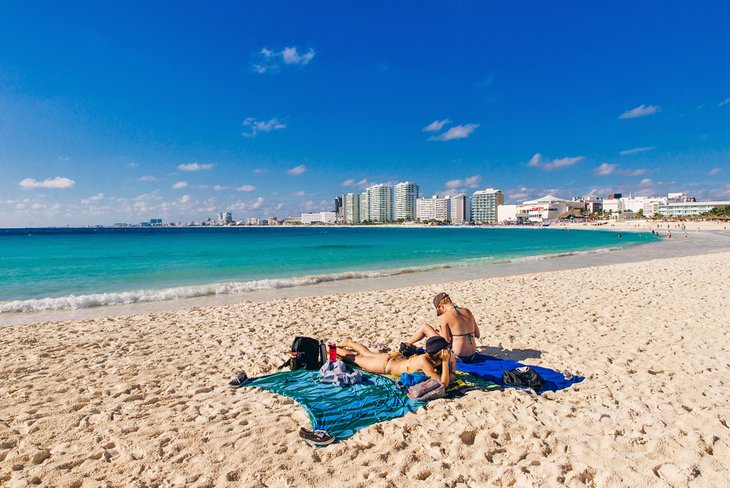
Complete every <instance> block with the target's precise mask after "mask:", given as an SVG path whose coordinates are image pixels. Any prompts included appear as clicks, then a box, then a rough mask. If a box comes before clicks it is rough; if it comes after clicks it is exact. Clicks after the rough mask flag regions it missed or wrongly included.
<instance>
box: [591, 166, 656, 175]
mask: <svg viewBox="0 0 730 488" xmlns="http://www.w3.org/2000/svg"><path fill="white" fill-rule="evenodd" d="M646 171H647V170H645V169H642V168H637V169H619V165H618V164H609V163H602V164H601V165H600V166H598V167H597V168H594V169H593V174H594V175H596V176H608V175H612V174H619V175H624V176H641V175H643V174H644V173H646Z"/></svg>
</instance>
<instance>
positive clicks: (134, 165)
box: [127, 162, 139, 168]
mask: <svg viewBox="0 0 730 488" xmlns="http://www.w3.org/2000/svg"><path fill="white" fill-rule="evenodd" d="M127 166H128V167H129V168H136V167H138V166H139V164H137V163H135V162H132V163H127Z"/></svg>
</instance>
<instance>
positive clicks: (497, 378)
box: [456, 354, 585, 393]
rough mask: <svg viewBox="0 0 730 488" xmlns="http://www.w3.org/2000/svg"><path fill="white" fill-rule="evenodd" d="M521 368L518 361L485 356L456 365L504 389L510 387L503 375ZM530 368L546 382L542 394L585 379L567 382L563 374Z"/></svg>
mask: <svg viewBox="0 0 730 488" xmlns="http://www.w3.org/2000/svg"><path fill="white" fill-rule="evenodd" d="M520 366H525V365H524V364H521V363H518V362H517V361H511V360H509V359H499V358H495V357H493V356H487V355H485V354H477V355H476V356H475V357H474V359H473V360H472V361H471V362H470V363H462V362H461V361H458V362H457V363H456V369H457V370H458V371H463V372H465V373H469V374H471V375H474V376H476V377H478V378H482V379H485V380H488V381H493V382H495V383H497V384H499V385H502V386H503V387H508V385H505V384H504V382H503V381H502V373H503V372H505V371H507V370H508V369H514V368H519V367H520ZM530 367H531V368H532V369H534V370H535V371H537V373H538V374H539V375H540V376H542V379H543V380H545V386H544V387H543V389H542V390H541V391H540V393H543V392H546V391H558V390H562V389H564V388H568V387H569V386H571V385H573V384H575V383H580V382H581V381H583V380H584V379H585V378H584V377H583V376H573V377H572V378H571V379H569V380H567V379H565V377H564V376H563V373H559V372H557V371H554V370H552V369H548V368H543V367H540V366H532V365H530Z"/></svg>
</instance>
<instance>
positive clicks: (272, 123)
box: [242, 117, 286, 171]
mask: <svg viewBox="0 0 730 488" xmlns="http://www.w3.org/2000/svg"><path fill="white" fill-rule="evenodd" d="M243 126H244V127H247V128H248V131H247V132H243V133H242V135H243V136H244V137H256V134H258V133H259V132H271V131H274V130H279V129H285V128H286V124H284V123H282V122H279V119H277V118H276V117H274V118H273V119H269V120H257V119H255V118H253V117H248V118H246V120H244V121H243ZM254 171H255V170H254Z"/></svg>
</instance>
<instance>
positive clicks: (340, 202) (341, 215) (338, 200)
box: [335, 195, 345, 222]
mask: <svg viewBox="0 0 730 488" xmlns="http://www.w3.org/2000/svg"><path fill="white" fill-rule="evenodd" d="M335 214H336V215H337V222H344V221H345V206H344V196H342V195H338V196H336V197H335Z"/></svg>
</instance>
